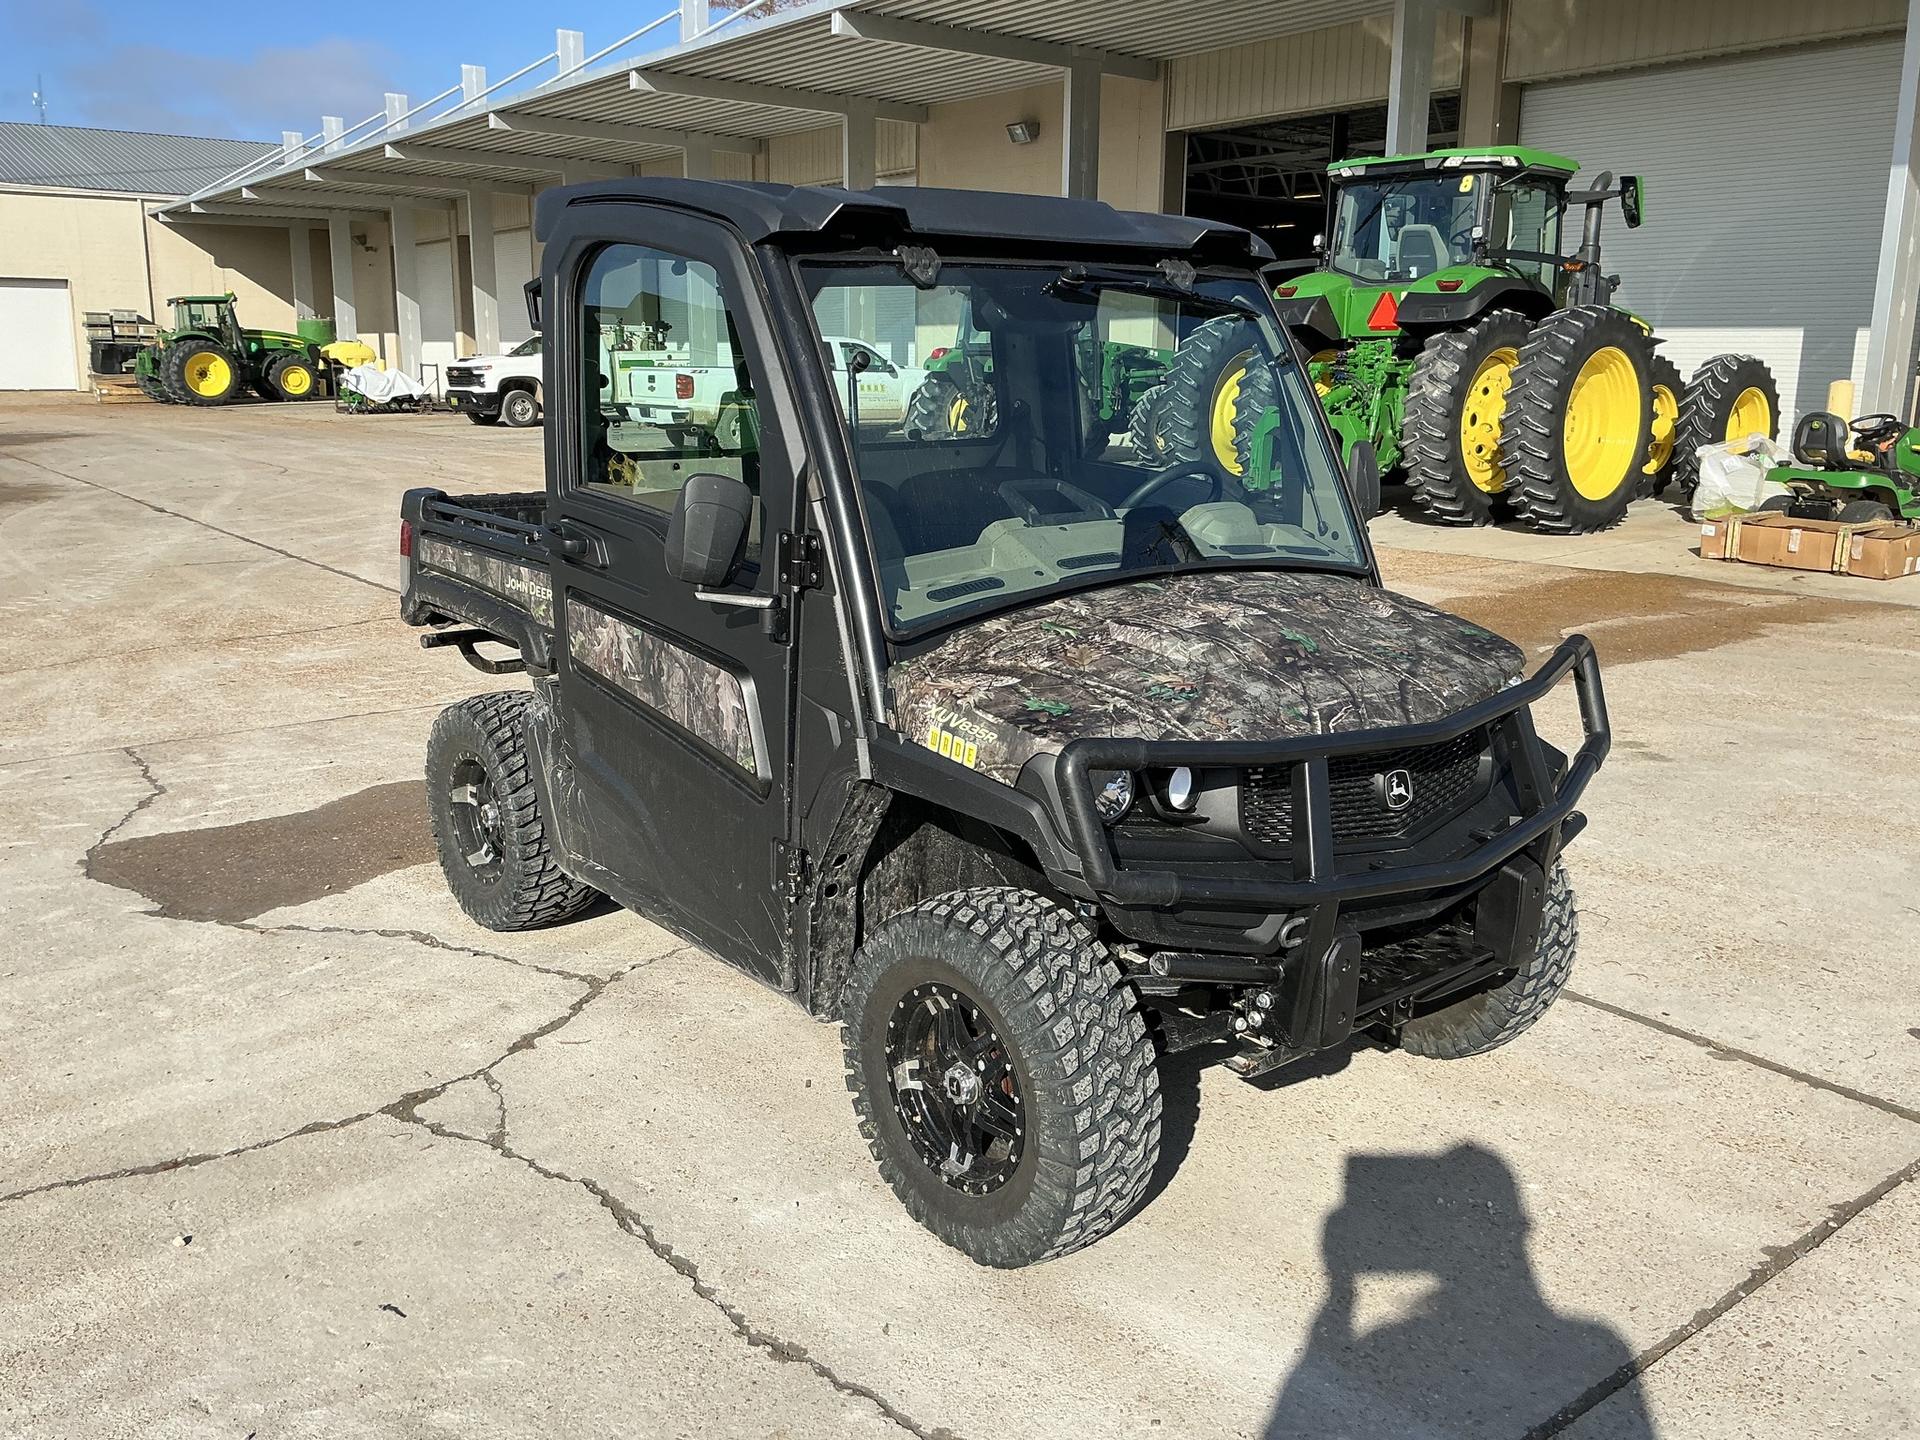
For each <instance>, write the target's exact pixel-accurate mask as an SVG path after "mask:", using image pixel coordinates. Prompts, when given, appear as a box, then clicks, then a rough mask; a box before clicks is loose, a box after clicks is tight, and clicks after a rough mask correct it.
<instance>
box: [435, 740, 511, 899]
mask: <svg viewBox="0 0 1920 1440" xmlns="http://www.w3.org/2000/svg"><path fill="white" fill-rule="evenodd" d="M447 800H448V802H449V803H448V810H449V812H450V813H451V815H452V817H453V838H454V843H455V844H456V845H458V846H459V848H460V855H461V857H462V858H463V859H464V860H465V861H466V862H467V868H468V869H470V870H472V871H473V872H474V873H475V874H477V875H481V876H484V877H486V878H488V879H491V878H493V877H494V876H496V875H498V874H499V873H500V861H501V857H502V855H503V854H504V852H505V848H506V834H507V827H506V819H505V817H504V816H503V815H502V814H501V810H500V799H499V797H498V796H497V795H495V794H494V790H493V778H492V777H491V776H490V775H488V774H487V768H486V766H484V765H482V764H481V763H480V761H479V759H478V758H477V757H475V756H472V755H467V756H463V757H461V760H460V763H459V764H457V765H455V766H454V767H453V779H452V780H451V782H450V783H449V784H448V786H447Z"/></svg>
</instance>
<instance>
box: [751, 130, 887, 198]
mask: <svg viewBox="0 0 1920 1440" xmlns="http://www.w3.org/2000/svg"><path fill="white" fill-rule="evenodd" d="M919 166H920V127H919V126H917V125H905V124H902V123H901V122H899V121H897V120H882V121H880V122H879V127H878V129H877V131H876V133H875V135H874V170H875V172H876V173H877V174H878V175H883V176H886V177H887V178H889V179H893V178H897V177H899V176H902V175H912V174H915V173H916V172H917V171H918V170H919ZM738 178H740V179H743V180H744V179H750V178H752V177H751V175H750V174H749V175H742V176H740V177H738ZM767 178H768V179H769V180H775V181H778V182H780V183H781V184H785V185H838V184H839V183H840V127H839V126H838V125H827V126H824V127H822V128H820V129H817V130H801V131H797V132H795V133H793V134H789V135H775V136H773V137H772V138H771V139H769V140H768V141H767Z"/></svg>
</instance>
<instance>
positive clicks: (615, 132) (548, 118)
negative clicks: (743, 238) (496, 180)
mask: <svg viewBox="0 0 1920 1440" xmlns="http://www.w3.org/2000/svg"><path fill="white" fill-rule="evenodd" d="M487 128H488V129H489V130H501V131H505V132H507V133H508V134H514V135H555V136H561V137H564V138H566V139H570V140H600V141H610V142H612V143H613V144H616V145H658V146H661V147H663V148H666V149H669V150H685V149H686V148H687V147H688V146H689V145H691V144H703V145H705V146H706V147H707V148H708V149H709V150H731V151H733V152H735V153H736V154H740V155H759V154H763V153H764V152H765V150H766V148H767V146H766V142H765V141H764V140H759V139H755V138H754V137H752V136H748V135H718V134H713V133H711V132H709V131H705V130H674V129H671V128H668V127H666V126H662V125H630V124H628V123H626V122H625V121H615V120H569V119H567V118H565V117H564V116H559V115H529V114H527V113H526V112H525V111H521V110H494V111H491V112H490V113H489V114H488V115H487Z"/></svg>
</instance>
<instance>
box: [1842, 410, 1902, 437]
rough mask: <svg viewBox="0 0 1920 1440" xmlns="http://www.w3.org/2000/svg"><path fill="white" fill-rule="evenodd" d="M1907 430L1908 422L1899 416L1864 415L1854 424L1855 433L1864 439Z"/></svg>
mask: <svg viewBox="0 0 1920 1440" xmlns="http://www.w3.org/2000/svg"><path fill="white" fill-rule="evenodd" d="M1906 428H1907V426H1906V422H1905V421H1904V420H1902V419H1901V418H1900V417H1899V416H1898V415H1862V416H1861V417H1860V418H1859V419H1858V420H1856V421H1854V422H1853V433H1854V434H1856V435H1858V436H1861V437H1862V438H1866V437H1868V436H1873V435H1879V434H1882V433H1884V432H1885V431H1888V430H1904V429H1906Z"/></svg>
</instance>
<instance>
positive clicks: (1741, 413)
mask: <svg viewBox="0 0 1920 1440" xmlns="http://www.w3.org/2000/svg"><path fill="white" fill-rule="evenodd" d="M1679 435H1680V439H1679V453H1678V454H1677V455H1675V456H1674V462H1673V478H1674V480H1675V481H1676V482H1677V483H1678V484H1679V486H1680V490H1681V493H1682V494H1683V495H1686V496H1688V497H1691V496H1692V494H1693V492H1694V489H1695V487H1696V486H1698V485H1699V483H1700V460H1699V456H1698V454H1697V453H1696V452H1697V451H1698V450H1699V449H1700V447H1701V446H1702V445H1721V444H1725V443H1726V442H1727V441H1729V440H1744V439H1746V438H1747V437H1748V436H1749V435H1764V436H1766V437H1767V439H1769V440H1777V439H1779V438H1780V388H1779V386H1777V385H1775V384H1774V382H1773V372H1772V371H1771V370H1769V369H1767V367H1766V365H1765V364H1763V363H1762V362H1761V361H1759V360H1756V359H1754V358H1753V356H1751V355H1716V356H1714V357H1713V359H1711V360H1709V361H1707V363H1706V364H1704V365H1702V366H1701V367H1700V368H1699V369H1698V370H1696V371H1694V372H1693V382H1692V383H1691V384H1690V385H1688V386H1687V395H1686V399H1685V400H1683V401H1682V402H1681V405H1680V430H1679Z"/></svg>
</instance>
